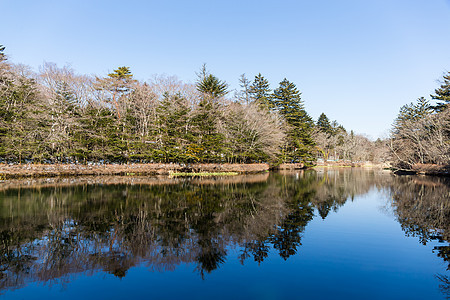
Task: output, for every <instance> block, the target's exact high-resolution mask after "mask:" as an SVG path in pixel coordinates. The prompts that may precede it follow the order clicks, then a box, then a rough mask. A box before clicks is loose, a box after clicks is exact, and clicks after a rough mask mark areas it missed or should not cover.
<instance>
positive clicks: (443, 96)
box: [431, 72, 450, 111]
mask: <svg viewBox="0 0 450 300" xmlns="http://www.w3.org/2000/svg"><path fill="white" fill-rule="evenodd" d="M443 79H444V81H443V82H442V84H441V86H440V87H439V88H437V89H435V90H434V92H435V94H434V95H431V98H432V99H433V100H438V101H440V102H438V104H437V105H436V106H434V109H435V110H437V111H442V110H444V109H445V107H446V106H447V104H449V103H450V72H448V73H447V74H446V75H444V76H443Z"/></svg>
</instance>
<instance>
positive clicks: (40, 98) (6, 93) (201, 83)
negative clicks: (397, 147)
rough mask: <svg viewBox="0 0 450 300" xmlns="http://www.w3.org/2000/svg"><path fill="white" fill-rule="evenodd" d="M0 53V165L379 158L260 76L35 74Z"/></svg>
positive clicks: (365, 143) (291, 91) (289, 90)
mask: <svg viewBox="0 0 450 300" xmlns="http://www.w3.org/2000/svg"><path fill="white" fill-rule="evenodd" d="M4 50H5V48H4V47H0V162H8V163H19V164H22V163H33V164H35V163H47V164H48V163H51V164H60V163H63V164H68V163H79V164H86V163H100V164H108V163H189V164H191V163H256V162H267V163H270V164H271V165H277V164H280V163H304V164H305V165H311V164H313V163H314V162H315V161H316V160H317V159H318V158H320V159H324V160H329V159H333V160H338V159H340V160H349V161H352V160H353V161H355V160H357V161H363V160H374V159H377V158H378V157H379V156H380V155H378V154H377V153H375V152H374V151H373V147H371V145H372V142H371V141H369V140H368V139H367V138H365V137H363V136H360V135H356V134H354V133H353V132H350V133H348V132H347V131H346V130H345V129H344V128H343V127H342V126H340V125H338V124H337V122H330V121H329V120H328V118H327V117H326V115H325V114H323V115H322V116H321V117H320V118H319V120H318V121H317V122H315V121H314V120H313V119H312V118H311V117H310V115H309V114H308V113H307V112H306V110H305V108H304V102H303V100H302V98H301V92H300V91H299V89H298V88H297V87H296V85H295V84H294V83H293V82H291V81H289V80H288V79H284V80H283V81H281V82H280V83H279V85H278V87H276V88H274V89H271V88H270V85H269V82H268V80H267V79H265V78H264V76H262V75H261V74H258V75H256V76H255V77H254V80H253V81H250V80H249V79H247V78H246V77H245V76H244V75H242V77H241V79H240V84H241V88H240V90H239V91H235V92H234V93H232V91H230V89H229V87H228V85H227V84H226V83H225V82H224V81H222V80H220V79H219V78H217V77H216V76H214V75H213V74H211V73H210V72H209V71H208V70H207V69H206V66H203V67H202V68H201V70H200V72H199V73H198V80H197V82H196V83H194V84H188V83H184V82H182V81H180V80H178V79H177V78H176V77H168V76H156V77H155V78H153V79H152V80H150V81H148V82H140V81H138V80H136V79H135V78H134V77H133V74H132V72H131V70H130V69H129V68H128V67H119V68H117V69H115V70H114V71H113V72H111V73H110V74H107V75H105V76H86V75H79V74H77V73H76V72H75V71H74V70H73V69H71V68H69V67H58V66H57V65H55V64H52V63H44V64H43V65H42V67H41V68H40V69H39V72H37V73H35V72H32V71H31V70H30V68H28V67H26V66H23V65H17V64H13V63H10V62H9V61H8V60H7V56H6V55H5V54H4Z"/></svg>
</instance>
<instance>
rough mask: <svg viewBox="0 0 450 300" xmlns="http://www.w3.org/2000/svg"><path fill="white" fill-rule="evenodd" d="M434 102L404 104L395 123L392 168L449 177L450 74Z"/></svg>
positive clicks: (449, 73) (432, 97)
mask: <svg viewBox="0 0 450 300" xmlns="http://www.w3.org/2000/svg"><path fill="white" fill-rule="evenodd" d="M431 99H432V100H434V101H436V102H437V104H435V105H433V104H432V103H431V102H430V101H429V100H427V99H425V98H424V97H421V98H419V99H417V101H416V102H413V103H410V104H407V105H404V106H403V107H402V108H401V109H400V112H399V114H398V117H397V119H396V120H395V121H394V125H393V129H392V134H391V138H390V141H389V147H390V150H391V153H392V163H393V166H394V167H396V168H399V169H409V170H414V171H417V172H424V173H430V174H448V171H449V166H450V111H449V109H448V105H449V103H450V72H448V73H447V74H446V75H444V76H443V80H442V82H441V85H440V87H439V88H437V89H436V90H435V93H434V94H433V95H431Z"/></svg>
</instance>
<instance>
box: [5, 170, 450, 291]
mask: <svg viewBox="0 0 450 300" xmlns="http://www.w3.org/2000/svg"><path fill="white" fill-rule="evenodd" d="M374 188H376V189H378V190H383V191H385V192H387V193H388V194H389V195H391V199H392V200H391V201H392V203H391V204H390V205H391V208H392V210H393V212H394V214H395V216H396V218H397V220H398V222H399V223H400V224H401V226H402V228H403V230H404V231H405V233H406V234H407V235H410V236H416V237H418V239H419V241H420V242H421V243H423V244H427V243H428V242H429V241H432V240H439V241H446V242H448V241H449V240H450V199H449V197H450V196H449V195H450V184H449V182H448V180H447V179H444V178H424V177H395V176H392V175H390V174H389V173H386V172H383V171H376V170H362V169H351V170H343V169H319V170H316V171H301V172H294V173H292V172H286V173H283V172H280V173H271V174H268V173H266V174H259V175H248V176H236V177H229V178H215V179H214V178H205V179H198V178H197V179H196V178H184V179H173V178H167V177H162V178H144V177H142V178H139V177H133V178H118V177H111V178H107V177H86V178H84V177H83V178H77V179H51V180H42V181H40V182H34V181H17V182H8V183H3V185H0V241H1V244H0V254H1V258H0V289H1V290H2V291H4V290H10V289H16V288H20V287H23V286H24V285H26V284H28V283H30V282H44V283H48V284H51V283H52V282H54V281H55V280H59V281H64V280H70V276H72V275H74V274H79V273H84V274H87V275H89V274H93V273H94V272H97V271H104V272H107V273H110V274H113V275H114V276H117V277H120V278H122V277H124V276H126V275H127V272H128V270H129V269H130V268H132V267H134V266H138V265H146V266H147V267H148V268H149V269H150V270H152V271H161V272H162V271H172V270H175V268H176V267H177V266H178V265H181V264H194V265H195V266H196V267H195V270H196V271H197V272H198V273H199V275H200V276H201V277H202V278H205V276H206V275H207V274H208V273H211V272H213V271H214V270H216V269H218V268H220V266H221V265H223V264H224V263H226V261H227V255H228V250H227V249H229V248H230V246H237V247H238V249H239V250H240V252H239V257H238V258H239V261H240V263H241V264H245V262H246V261H247V260H249V259H251V260H254V261H255V262H257V263H258V264H261V263H263V262H264V260H265V259H266V258H267V257H268V256H269V252H270V251H272V249H273V251H275V252H276V253H278V255H279V256H280V257H281V258H283V259H284V260H288V259H289V258H290V257H291V256H293V255H295V254H298V253H299V251H301V245H302V234H303V232H304V230H305V228H306V226H307V225H308V223H309V222H310V221H311V220H312V219H313V218H314V217H318V218H322V219H325V218H327V216H328V215H329V214H330V212H332V211H334V212H336V211H338V210H339V208H340V207H341V206H343V205H344V204H345V203H346V202H347V201H353V200H354V199H355V197H356V196H358V195H364V194H367V193H368V192H369V191H370V190H371V189H374ZM433 251H434V252H435V253H436V254H437V256H438V257H440V258H442V259H443V260H444V261H445V262H446V263H448V264H449V269H450V247H449V246H436V247H435V248H434V250H433ZM436 278H437V279H438V280H439V282H440V288H441V290H442V292H443V293H444V294H446V295H450V292H449V290H450V284H449V277H448V276H446V275H445V274H437V275H436Z"/></svg>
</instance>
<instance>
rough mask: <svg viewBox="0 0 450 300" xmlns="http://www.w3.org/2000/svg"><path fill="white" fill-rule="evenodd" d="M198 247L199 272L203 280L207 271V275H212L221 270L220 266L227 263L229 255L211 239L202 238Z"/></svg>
mask: <svg viewBox="0 0 450 300" xmlns="http://www.w3.org/2000/svg"><path fill="white" fill-rule="evenodd" d="M198 246H199V247H200V249H199V254H198V256H197V258H196V260H197V262H198V266H197V269H198V270H199V272H200V275H201V276H202V279H204V277H205V271H206V273H211V272H212V271H214V270H215V269H217V268H219V267H220V265H221V264H223V263H224V262H225V258H226V254H227V253H226V252H225V250H224V249H223V248H222V247H220V245H219V244H218V243H217V242H216V241H214V240H211V239H203V238H201V239H200V240H199V241H198Z"/></svg>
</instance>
